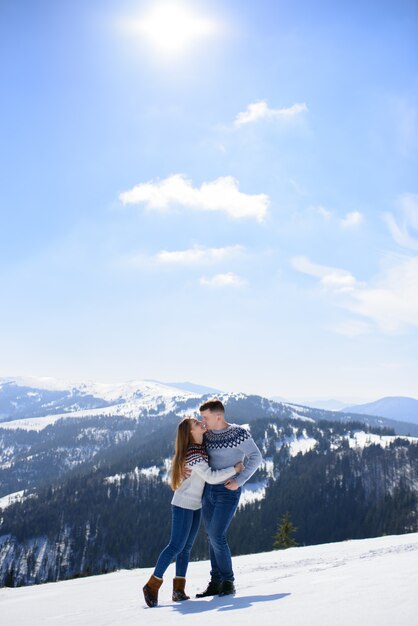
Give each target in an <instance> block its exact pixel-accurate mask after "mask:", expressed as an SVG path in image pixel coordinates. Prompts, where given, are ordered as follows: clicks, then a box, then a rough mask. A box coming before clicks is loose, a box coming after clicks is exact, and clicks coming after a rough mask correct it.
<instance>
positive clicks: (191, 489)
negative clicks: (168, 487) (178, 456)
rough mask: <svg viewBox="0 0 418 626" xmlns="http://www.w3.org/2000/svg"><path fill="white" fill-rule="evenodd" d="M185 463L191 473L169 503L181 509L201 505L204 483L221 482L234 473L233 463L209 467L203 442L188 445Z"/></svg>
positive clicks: (195, 508) (195, 507)
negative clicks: (217, 467)
mask: <svg viewBox="0 0 418 626" xmlns="http://www.w3.org/2000/svg"><path fill="white" fill-rule="evenodd" d="M237 463H238V461H237ZM186 465H187V467H189V468H190V470H191V472H192V473H191V475H190V476H189V478H186V479H185V480H183V482H182V483H181V485H180V487H179V488H178V489H176V491H175V492H174V496H173V499H172V500H171V504H174V505H175V506H180V507H181V508H183V509H191V510H192V511H196V510H197V509H200V508H201V506H202V494H203V489H204V486H205V483H211V484H217V483H222V482H224V481H225V480H227V479H228V478H231V476H234V475H235V467H234V464H232V465H231V466H230V467H227V468H226V469H224V468H222V469H218V470H212V469H211V468H210V467H209V463H208V453H207V452H206V448H205V446H204V445H203V444H202V445H199V444H192V445H191V446H189V449H188V450H187V454H186Z"/></svg>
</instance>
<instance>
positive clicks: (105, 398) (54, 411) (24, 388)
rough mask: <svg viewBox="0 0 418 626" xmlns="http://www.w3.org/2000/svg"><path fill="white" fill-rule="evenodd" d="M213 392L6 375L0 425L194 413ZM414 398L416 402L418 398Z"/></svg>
mask: <svg viewBox="0 0 418 626" xmlns="http://www.w3.org/2000/svg"><path fill="white" fill-rule="evenodd" d="M175 385H178V386H175ZM213 391H214V390H213V389H212V388H210V387H204V386H202V385H194V384H193V383H161V382H159V381H155V380H131V381H127V382H121V383H98V382H86V381H83V382H75V381H68V380H60V379H55V378H51V377H44V378H39V377H38V378H37V377H9V378H4V377H3V378H0V427H1V428H8V429H10V428H12V429H17V428H19V429H25V430H42V429H43V428H46V427H47V426H49V425H51V424H53V423H55V422H57V421H58V420H61V419H71V418H77V419H79V418H89V417H95V416H98V415H100V416H119V417H120V416H123V417H125V418H132V419H138V418H141V417H144V416H149V415H154V416H161V415H167V414H169V413H177V415H179V416H181V415H184V414H187V413H191V412H196V411H197V410H198V407H199V405H200V404H201V402H202V401H203V400H204V399H207V398H208V397H213V395H214V394H213ZM215 391H216V390H215ZM216 395H217V397H219V398H221V399H222V400H223V401H224V402H226V403H227V402H228V401H229V402H230V404H231V405H234V406H236V402H238V401H240V400H244V401H246V400H248V399H249V398H252V399H256V400H255V401H254V402H253V409H254V410H255V411H260V410H262V411H263V412H271V413H275V412H277V411H278V410H279V411H282V412H283V411H285V412H286V413H287V414H288V415H289V416H292V417H293V418H295V419H298V418H299V419H303V420H321V419H329V420H339V421H349V420H350V419H351V420H358V415H359V414H361V415H366V417H364V418H363V417H362V418H361V419H362V420H363V421H365V422H366V423H368V424H372V425H376V426H380V427H389V428H394V429H395V432H396V433H399V434H402V435H405V434H410V435H416V436H418V424H412V425H411V422H412V420H411V419H409V418H408V419H405V420H402V419H401V418H402V412H401V411H399V410H398V412H397V416H398V417H397V420H396V421H395V420H394V419H388V418H389V417H390V416H388V418H385V417H384V416H380V414H378V413H375V414H374V413H370V414H367V412H366V411H365V410H363V411H358V407H357V406H354V407H352V409H351V410H348V409H347V410H346V411H344V412H341V411H337V410H332V411H331V410H324V409H318V408H312V407H306V406H303V405H299V404H293V403H290V402H280V401H275V400H269V399H267V398H262V397H261V396H248V395H247V394H244V393H231V392H218V393H216ZM415 402H417V404H418V401H415ZM365 406H367V405H365ZM408 406H409V405H408ZM247 408H248V407H247ZM407 414H408V415H410V413H407ZM376 416H377V417H376Z"/></svg>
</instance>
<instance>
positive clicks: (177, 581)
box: [173, 576, 190, 602]
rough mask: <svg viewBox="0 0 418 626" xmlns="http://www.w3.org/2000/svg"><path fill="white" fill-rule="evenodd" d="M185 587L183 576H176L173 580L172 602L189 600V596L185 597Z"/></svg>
mask: <svg viewBox="0 0 418 626" xmlns="http://www.w3.org/2000/svg"><path fill="white" fill-rule="evenodd" d="M185 587H186V579H185V578H184V576H176V577H175V578H173V602H182V600H190V596H186V594H185V592H184V588H185Z"/></svg>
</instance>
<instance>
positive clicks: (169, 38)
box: [134, 2, 216, 54]
mask: <svg viewBox="0 0 418 626" xmlns="http://www.w3.org/2000/svg"><path fill="white" fill-rule="evenodd" d="M134 28H135V30H136V31H137V32H138V33H140V34H141V35H142V36H144V37H145V38H146V39H148V40H149V41H150V42H151V43H152V44H153V46H154V47H155V48H157V50H158V51H159V52H161V53H163V54H179V53H182V52H184V51H185V50H186V49H187V48H189V47H190V46H191V45H192V44H194V43H195V42H196V41H198V40H200V39H202V38H203V37H205V36H207V35H211V34H213V33H214V32H215V30H216V28H215V23H214V22H213V21H212V20H210V19H208V18H206V17H201V16H199V15H197V14H195V13H193V12H192V11H191V10H190V9H188V8H186V7H184V6H182V5H181V4H180V3H179V2H162V3H158V4H157V6H155V8H152V9H151V11H150V12H149V13H148V14H147V15H144V17H142V18H141V19H139V20H136V21H135V25H134Z"/></svg>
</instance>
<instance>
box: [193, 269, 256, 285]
mask: <svg viewBox="0 0 418 626" xmlns="http://www.w3.org/2000/svg"><path fill="white" fill-rule="evenodd" d="M200 284H201V285H204V286H205V287H244V286H245V285H246V284H247V283H246V281H245V280H244V279H242V278H241V277H240V276H237V275H236V274H233V273H232V272H228V273H226V274H216V275H215V276H212V277H211V278H206V277H205V276H202V278H201V279H200Z"/></svg>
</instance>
